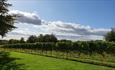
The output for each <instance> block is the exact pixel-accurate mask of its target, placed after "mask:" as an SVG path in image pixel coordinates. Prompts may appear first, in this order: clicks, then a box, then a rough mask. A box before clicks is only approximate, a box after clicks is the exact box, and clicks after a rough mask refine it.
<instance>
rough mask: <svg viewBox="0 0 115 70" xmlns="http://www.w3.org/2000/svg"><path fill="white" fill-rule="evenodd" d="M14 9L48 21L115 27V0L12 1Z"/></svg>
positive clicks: (95, 26)
mask: <svg viewBox="0 0 115 70" xmlns="http://www.w3.org/2000/svg"><path fill="white" fill-rule="evenodd" d="M10 3H12V4H13V7H12V8H13V9H18V10H22V11H28V12H33V11H36V12H37V13H38V14H39V16H40V18H42V19H44V20H47V21H57V20H61V21H64V22H74V23H79V24H83V25H90V26H92V27H94V28H102V27H103V28H111V27H115V22H114V21H115V0H10Z"/></svg>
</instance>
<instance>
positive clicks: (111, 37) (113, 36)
mask: <svg viewBox="0 0 115 70" xmlns="http://www.w3.org/2000/svg"><path fill="white" fill-rule="evenodd" d="M105 39H106V40H107V41H114V42H115V29H112V30H111V31H110V32H108V33H107V34H106V35H105Z"/></svg>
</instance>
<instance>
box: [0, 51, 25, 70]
mask: <svg viewBox="0 0 115 70" xmlns="http://www.w3.org/2000/svg"><path fill="white" fill-rule="evenodd" d="M9 55H10V54H9V52H4V51H2V52H0V70H25V67H24V64H17V63H16V62H15V60H17V59H19V58H12V57H10V56H9Z"/></svg>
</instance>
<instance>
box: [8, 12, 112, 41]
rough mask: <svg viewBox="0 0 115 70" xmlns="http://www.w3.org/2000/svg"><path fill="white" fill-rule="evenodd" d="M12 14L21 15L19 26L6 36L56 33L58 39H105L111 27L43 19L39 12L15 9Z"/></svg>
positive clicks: (18, 19)
mask: <svg viewBox="0 0 115 70" xmlns="http://www.w3.org/2000/svg"><path fill="white" fill-rule="evenodd" d="M9 13H10V14H15V15H19V16H20V17H18V18H17V21H18V22H19V23H16V24H15V25H16V26H17V27H18V28H17V29H15V30H13V31H12V32H10V33H9V34H8V36H7V37H6V38H9V37H12V36H14V35H15V37H16V36H18V38H19V37H21V36H24V37H25V38H27V37H28V36H29V35H33V34H34V35H39V34H51V33H53V34H55V35H56V36H57V37H58V39H70V40H103V36H104V35H105V34H106V33H107V32H108V31H110V30H111V29H104V28H98V29H96V28H92V27H90V26H89V25H81V24H77V23H68V22H63V21H42V19H40V17H39V16H38V14H36V13H30V12H23V11H18V10H13V11H10V12H9Z"/></svg>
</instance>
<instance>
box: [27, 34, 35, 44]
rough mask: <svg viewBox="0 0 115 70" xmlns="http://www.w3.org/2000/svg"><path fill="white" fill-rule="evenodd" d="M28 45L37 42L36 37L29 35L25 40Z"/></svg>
mask: <svg viewBox="0 0 115 70" xmlns="http://www.w3.org/2000/svg"><path fill="white" fill-rule="evenodd" d="M27 42H28V43H35V42H37V37H36V36H35V35H31V36H30V37H29V38H28V39H27Z"/></svg>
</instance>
